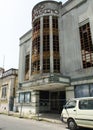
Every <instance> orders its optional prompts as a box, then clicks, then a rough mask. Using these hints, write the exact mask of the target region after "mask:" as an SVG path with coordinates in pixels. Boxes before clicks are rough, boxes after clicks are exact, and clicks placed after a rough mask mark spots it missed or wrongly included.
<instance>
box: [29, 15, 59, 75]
mask: <svg viewBox="0 0 93 130" xmlns="http://www.w3.org/2000/svg"><path fill="white" fill-rule="evenodd" d="M31 58H32V59H31V74H32V75H34V74H40V73H53V72H54V73H60V59H59V31H58V16H54V15H48V14H47V15H45V16H43V15H42V17H41V16H40V17H39V18H37V19H34V20H33V34H32V57H31Z"/></svg>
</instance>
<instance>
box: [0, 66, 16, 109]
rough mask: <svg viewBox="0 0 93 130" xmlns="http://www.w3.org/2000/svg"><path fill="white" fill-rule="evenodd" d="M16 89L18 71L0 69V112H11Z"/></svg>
mask: <svg viewBox="0 0 93 130" xmlns="http://www.w3.org/2000/svg"><path fill="white" fill-rule="evenodd" d="M17 87H18V70H17V69H13V68H11V69H9V70H7V71H4V69H3V68H0V111H13V107H14V102H15V97H16V89H17Z"/></svg>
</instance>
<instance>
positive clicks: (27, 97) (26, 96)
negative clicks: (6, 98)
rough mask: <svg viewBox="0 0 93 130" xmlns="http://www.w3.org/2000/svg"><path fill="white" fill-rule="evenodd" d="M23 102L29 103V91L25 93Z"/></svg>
mask: <svg viewBox="0 0 93 130" xmlns="http://www.w3.org/2000/svg"><path fill="white" fill-rule="evenodd" d="M25 102H26V103H29V102H30V93H29V92H28V93H25Z"/></svg>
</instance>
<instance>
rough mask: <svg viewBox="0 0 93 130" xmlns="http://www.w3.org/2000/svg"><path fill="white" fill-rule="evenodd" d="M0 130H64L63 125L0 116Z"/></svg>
mask: <svg viewBox="0 0 93 130" xmlns="http://www.w3.org/2000/svg"><path fill="white" fill-rule="evenodd" d="M0 130H66V128H65V125H63V124H56V123H49V122H44V121H35V120H29V119H23V118H17V117H12V116H7V115H1V114H0Z"/></svg>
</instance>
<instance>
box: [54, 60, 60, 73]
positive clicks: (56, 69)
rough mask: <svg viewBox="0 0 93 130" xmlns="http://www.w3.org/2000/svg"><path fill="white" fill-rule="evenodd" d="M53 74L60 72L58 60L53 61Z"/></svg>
mask: <svg viewBox="0 0 93 130" xmlns="http://www.w3.org/2000/svg"><path fill="white" fill-rule="evenodd" d="M54 72H60V60H59V59H54Z"/></svg>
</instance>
